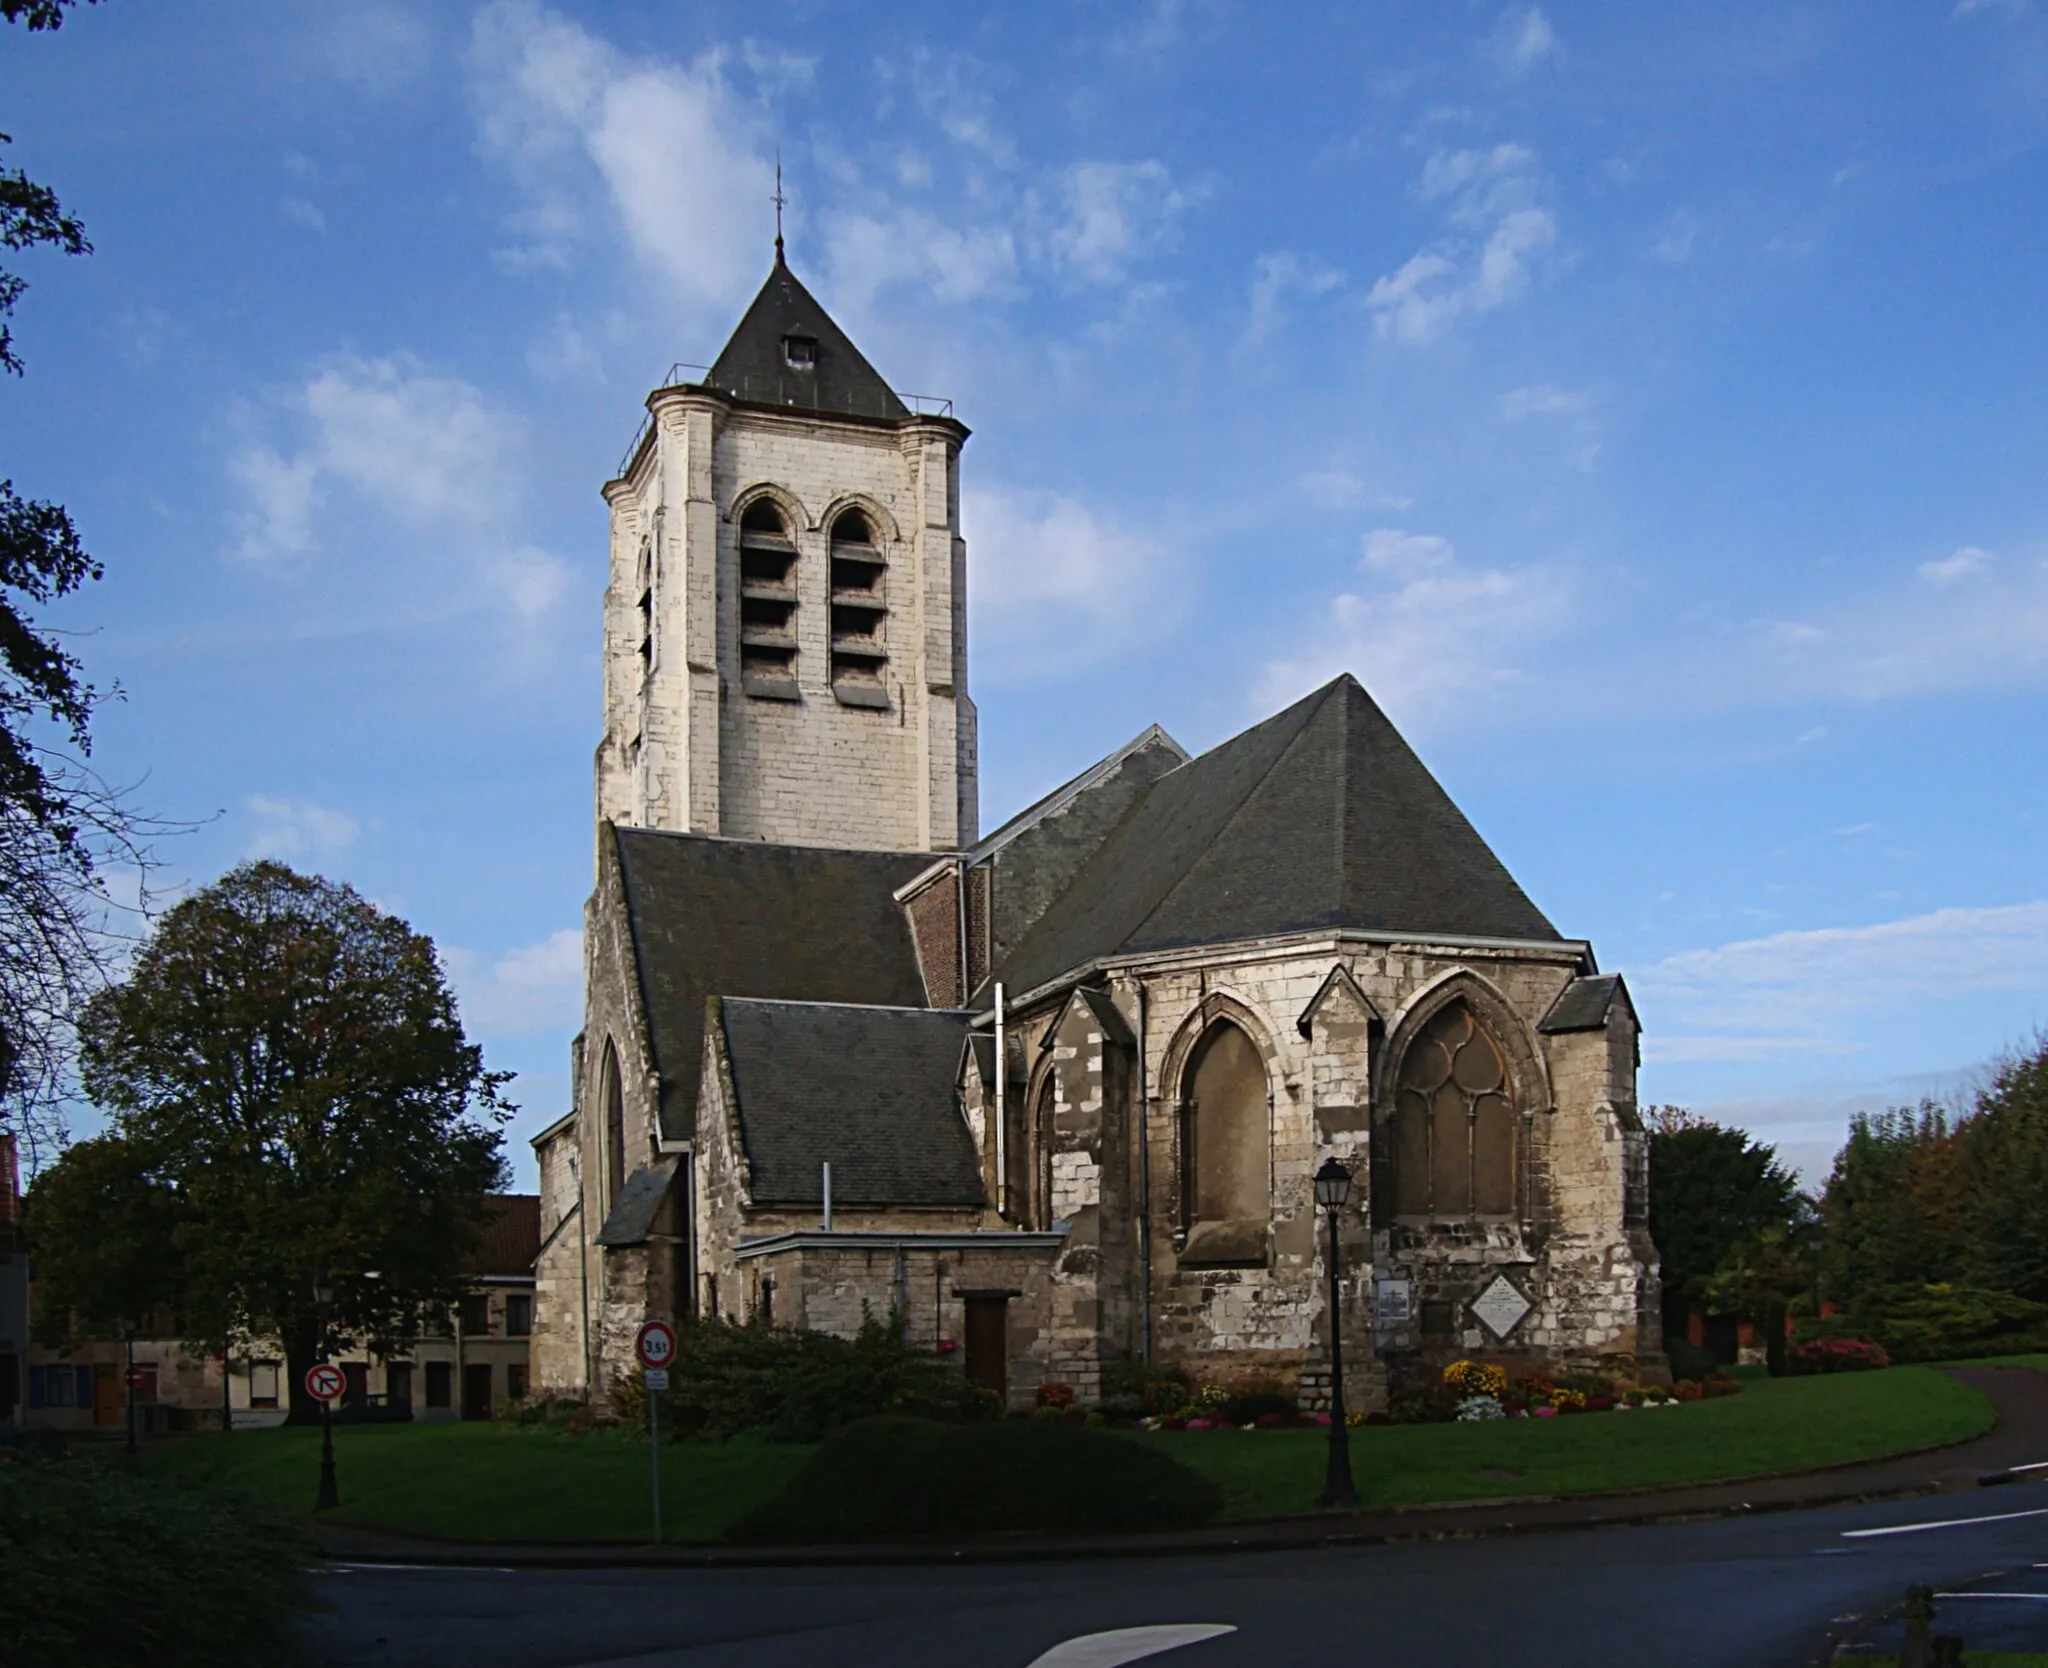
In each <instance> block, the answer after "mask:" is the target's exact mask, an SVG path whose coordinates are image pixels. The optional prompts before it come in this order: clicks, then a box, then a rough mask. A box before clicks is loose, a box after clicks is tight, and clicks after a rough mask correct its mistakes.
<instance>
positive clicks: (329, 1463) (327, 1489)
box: [293, 1278, 341, 1512]
mask: <svg viewBox="0 0 2048 1668" xmlns="http://www.w3.org/2000/svg"><path fill="white" fill-rule="evenodd" d="M333 1301H334V1288H333V1287H332V1286H330V1285H329V1284H328V1283H327V1282H326V1280H325V1279H324V1278H323V1279H319V1280H315V1281H314V1282H313V1316H314V1325H315V1326H317V1327H318V1328H319V1335H318V1337H317V1338H316V1339H315V1341H314V1349H313V1353H314V1354H315V1355H316V1356H318V1357H319V1359H320V1360H322V1361H325V1360H326V1359H327V1305H328V1304H330V1303H332V1302H333ZM297 1388H298V1386H296V1385H294V1386H293V1389H294V1390H296V1389H297ZM340 1504H341V1491H340V1490H339V1489H337V1488H336V1487H335V1486H334V1403H333V1402H332V1401H331V1400H330V1399H328V1398H327V1397H325V1396H322V1397H321V1398H320V1493H319V1496H318V1498H316V1499H315V1500H314V1502H313V1510H314V1511H316V1512H328V1511H332V1510H333V1509H334V1508H335V1507H336V1506H339V1505H340Z"/></svg>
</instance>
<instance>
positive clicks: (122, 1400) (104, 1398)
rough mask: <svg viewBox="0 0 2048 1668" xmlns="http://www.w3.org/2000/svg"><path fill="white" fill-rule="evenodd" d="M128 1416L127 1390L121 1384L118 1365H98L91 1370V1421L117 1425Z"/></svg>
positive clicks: (97, 1423)
mask: <svg viewBox="0 0 2048 1668" xmlns="http://www.w3.org/2000/svg"><path fill="white" fill-rule="evenodd" d="M127 1416H128V1392H127V1391H126V1390H125V1389H124V1388H123V1387H122V1384H121V1369H120V1368H119V1367H114V1366H107V1365H104V1364H102V1365H100V1366H96V1367H94V1368H93V1370H92V1422H93V1423H94V1424H95V1425H118V1424H120V1423H121V1421H122V1420H123V1419H125V1418H127Z"/></svg>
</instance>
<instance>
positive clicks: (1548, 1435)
mask: <svg viewBox="0 0 2048 1668" xmlns="http://www.w3.org/2000/svg"><path fill="white" fill-rule="evenodd" d="M1991 1421H1992V1415H1991V1404H1990V1402H1989V1401H1988V1400H1986V1398H1985V1397H1983V1396H1982V1395H1980V1394H1979V1393H1978V1392H1977V1391H1975V1390H1972V1389H1970V1388H1968V1387H1967V1386H1966V1385H1961V1384H1958V1383H1956V1382H1955V1380H1953V1379H1950V1378H1944V1377H1943V1376H1942V1375H1941V1374H1940V1373H1938V1372H1936V1371H1935V1370H1934V1369H1933V1368H1931V1367H1893V1368H1891V1369H1890V1370H1889V1371H1885V1372H1876V1373H1839V1374H1832V1375H1829V1376H1826V1377H1821V1378H1778V1379H1773V1378H1752V1379H1748V1380H1746V1381H1745V1383H1744V1385H1743V1390H1742V1394H1741V1395H1739V1396H1727V1397H1722V1398H1719V1399H1716V1400H1714V1401H1708V1402H1696V1403H1693V1404H1691V1405H1689V1406H1683V1407H1676V1408H1669V1409H1665V1410H1663V1411H1661V1412H1654V1413H1645V1412H1636V1413H1593V1414H1580V1415H1577V1416H1575V1417H1569V1418H1564V1419H1500V1420H1493V1421H1489V1422H1488V1423H1485V1424H1471V1425H1367V1426H1363V1427H1360V1428H1359V1429H1356V1430H1354V1431H1352V1433H1351V1471H1352V1475H1353V1477H1354V1478H1355V1479H1356V1480H1357V1483H1358V1492H1359V1496H1360V1498H1361V1499H1363V1501H1364V1502H1365V1503H1366V1504H1367V1505H1368V1506H1406V1505H1415V1504H1419V1503H1421V1502H1423V1501H1431V1500H1479V1499H1487V1498H1490V1497H1493V1496H1499V1495H1512V1494H1584V1493H1591V1492H1596V1491H1599V1490H1604V1489H1623V1488H1642V1487H1646V1486H1649V1485H1652V1484H1658V1483H1702V1482H1712V1481H1715V1480H1716V1479H1718V1478H1723V1477H1750V1476H1758V1475H1761V1474H1764V1473H1766V1472H1773V1471H1797V1470H1803V1469H1805V1468H1807V1467H1809V1466H1817V1465H1835V1464H1840V1463H1841V1462H1843V1461H1846V1460H1859V1459H1875V1458H1878V1457H1880V1456H1882V1455H1885V1454H1893V1453H1898V1452H1901V1451H1902V1450H1905V1449H1909V1448H1925V1447H1931V1446H1933V1445H1934V1444H1936V1443H1940V1442H1954V1441H1959V1440H1961V1439H1962V1438H1964V1437H1970V1436H1978V1435H1981V1434H1982V1433H1983V1432H1985V1431H1987V1430H1989V1429H1990V1428H1991ZM1137 1440H1139V1441H1143V1442H1148V1443H1155V1444H1157V1445H1159V1446H1160V1447H1161V1448H1163V1449H1164V1450H1165V1451H1166V1452H1168V1453H1170V1454H1172V1455H1173V1456H1174V1457H1175V1458H1176V1459H1178V1460H1180V1461H1181V1462H1182V1463H1183V1464H1186V1465H1189V1466H1192V1467H1194V1468H1195V1469H1196V1470H1198V1471H1200V1472H1202V1473H1203V1474H1204V1475H1205V1476H1208V1477H1210V1478H1213V1479H1214V1480H1215V1481H1216V1482H1217V1483H1218V1484H1219V1485H1220V1486H1221V1487H1222V1489H1223V1491H1224V1497H1225V1502H1226V1503H1225V1506H1224V1516H1225V1517H1226V1518H1254V1517H1283V1516H1288V1515H1292V1514H1294V1513H1297V1512H1301V1511H1304V1510H1307V1509H1309V1507H1310V1505H1311V1503H1312V1502H1313V1501H1314V1500H1315V1498H1316V1496H1317V1495H1318V1494H1319V1493H1320V1492H1321V1491H1322V1485H1323V1461H1324V1456H1325V1454H1326V1453H1327V1451H1328V1437H1327V1435H1326V1434H1325V1433H1323V1432H1321V1431H1173V1432H1166V1431H1160V1432H1155V1433H1152V1434H1149V1435H1146V1436H1142V1437H1139V1438H1138V1439H1137Z"/></svg>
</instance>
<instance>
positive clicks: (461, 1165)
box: [81, 862, 511, 1383]
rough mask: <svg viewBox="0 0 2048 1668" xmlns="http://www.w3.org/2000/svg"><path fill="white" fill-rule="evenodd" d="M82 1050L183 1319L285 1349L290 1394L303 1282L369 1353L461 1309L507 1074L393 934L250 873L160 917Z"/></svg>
mask: <svg viewBox="0 0 2048 1668" xmlns="http://www.w3.org/2000/svg"><path fill="white" fill-rule="evenodd" d="M81 1037H82V1057H81V1065H82V1069H83V1075H84V1080H85V1086H86V1089H87V1092H88V1093H89V1094H90V1095H91V1096H92V1098H93V1099H94V1101H96V1102H97V1103H98V1104H99V1105H100V1106H101V1107H103V1108H104V1109H105V1110H106V1111H107V1113H108V1114H109V1116H110V1118H111V1120H112V1122H113V1125H114V1128H115V1131H116V1132H117V1133H118V1134H119V1135H120V1136H121V1137H122V1138H124V1140H125V1141H126V1142H128V1143H129V1150H130V1151H132V1152H133V1153H135V1154H138V1155H140V1156H141V1158H142V1161H143V1171H144V1174H145V1175H146V1176H147V1177H148V1178H149V1179H150V1180H152V1181H154V1182H159V1183H162V1184H163V1185H165V1186H168V1187H170V1188H172V1189H174V1190H175V1191H176V1193H177V1195H178V1201H179V1203H178V1211H177V1222H176V1226H175V1230H174V1234H175V1240H176V1244H177V1249H178V1253H179V1256H178V1262H179V1269H180V1273H179V1286H180V1307H181V1309H182V1310H183V1311H184V1313H185V1314H186V1316H187V1317H188V1319H191V1318H197V1319H199V1320H201V1321H203V1320H204V1319H205V1318H206V1317H210V1316H217V1317H229V1318H230V1319H228V1320H227V1322H226V1323H225V1324H228V1325H231V1326H232V1327H234V1328H235V1329H236V1330H237V1331H239V1332H241V1333H243V1334H247V1333H267V1334H274V1335H276V1336H278V1337H280V1338H282V1340H283V1341H284V1348H285V1356H286V1360H287V1362H288V1364H289V1367H290V1370H291V1373H292V1381H293V1382H294V1383H296V1382H297V1381H298V1378H299V1375H300V1374H302V1373H303V1371H304V1369H305V1368H306V1367H307V1366H309V1365H311V1363H312V1362H313V1361H314V1360H315V1359H317V1354H318V1350H319V1348H320V1345H321V1343H322V1341H323V1340H322V1338H321V1334H320V1326H319V1316H318V1314H317V1313H316V1309H315V1306H314V1301H313V1287H314V1285H315V1283H316V1282H317V1281H321V1280H323V1279H324V1280H325V1281H326V1282H327V1283H328V1284H330V1285H331V1286H332V1287H333V1288H334V1302H333V1305H332V1307H331V1308H330V1309H329V1310H328V1311H327V1324H328V1325H329V1326H330V1327H331V1328H332V1329H334V1330H336V1331H339V1332H341V1333H343V1334H346V1335H348V1336H352V1337H357V1338H362V1339H365V1340H367V1341H368V1342H369V1343H370V1344H371V1345H372V1347H374V1348H377V1349H379V1350H380V1351H387V1350H390V1349H393V1348H396V1347H398V1346H400V1345H401V1344H402V1343H403V1342H404V1341H405V1340H407V1339H409V1338H411V1337H412V1336H414V1335H415V1333H416V1331H417V1328H418V1322H419V1314H420V1310H421V1306H422V1305H423V1304H428V1303H436V1304H438V1303H446V1302H449V1301H452V1300H453V1299H454V1298H455V1297H456V1296H457V1295H458V1294H459V1292H460V1290H461V1279H460V1275H459V1268H460V1262H461V1258H462V1255H463V1253H464V1252H465V1251H466V1250H467V1249H468V1248H469V1247H470V1245H471V1244H472V1243H473V1242H474V1239H475V1235H476V1232H477V1229H478V1227H479V1226H480V1224H481V1221H482V1218H483V1213H484V1209H485V1206H484V1196H485V1195H486V1194H487V1193H488V1192H490V1191H491V1190H492V1189H493V1188H494V1187H497V1186H499V1185H501V1184H502V1182H503V1179H504V1160H503V1157H502V1155H501V1148H502V1146H503V1137H502V1136H501V1135H500V1133H499V1130H498V1128H497V1126H498V1124H499V1123H501V1122H502V1121H503V1119H504V1118H505V1116H507V1115H508V1114H509V1112H510V1110H511V1108H510V1107H509V1106H508V1105H507V1104H506V1102H505V1101H504V1100H503V1098H502V1095H501V1089H502V1087H503V1084H504V1082H505V1080H506V1076H507V1074H505V1073H502V1072H491V1071H487V1070H485V1068H484V1063H483V1055H482V1051H481V1050H480V1049H478V1048H476V1047H474V1046H472V1045H471V1044H470V1043H469V1042H468V1041H466V1040H465V1038H464V1036H463V1031H462V1024H461V1021H460V1019H459V1018H458V1017H457V1014H456V1009H455V1000H454V997H453V995H452V994H451V993H450V991H449V989H448V985H447V981H446V979H445V978H444V976H443V974H442V970H441V966H440V962H439V960H438V958H437V957H436V955H435V951H434V946H433V943H432V941H431V940H429V939H427V938H426V937H424V936H423V935H421V934H419V933H416V932H414V931H413V930H412V929H411V928H410V927H409V926H407V925H406V923H405V922H403V921H401V920H398V919H397V918H396V917H394V916H391V915H387V914H385V913H384V912H382V911H381V910H379V909H377V908H376V907H375V906H374V905H372V904H370V903H368V902H366V901H365V900H364V899H363V898H362V897H360V896H359V895H358V894H357V893H356V892H354V891H353V890H352V889H350V888H349V887H347V886H344V885H340V884H337V883H335V882H332V881H327V880H321V879H318V878H316V877H310V876H306V875H300V874H297V873H295V872H293V871H292V870H291V869H289V868H287V867H285V866H284V865H283V864H280V863H272V862H262V863H248V864H244V865H242V866H241V867H240V868H237V869H234V870H232V871H230V872H229V873H228V874H227V875H225V876H224V877H222V878H221V879H220V880H219V881H217V882H215V883H214V884H213V885H212V886H209V887H207V888H206V889H205V890H204V891H201V892H198V893H196V894H194V895H193V896H192V897H190V898H187V899H185V900H184V901H183V902H181V903H179V904H177V905H175V906H174V907H173V908H171V909H169V910H167V911H166V912H165V913H164V915H163V917H162V919H161V920H160V921H159V922H158V924H157V927H156V930H155V932H154V933H153V934H152V936H151V937H150V938H149V940H148V941H147V942H146V943H145V944H144V945H143V947H142V949H141V950H140V952H139V953H138V954H137V956H136V958H135V964H134V968H133V971H132V972H131V973H130V975H129V976H128V978H127V979H126V980H124V981H123V982H121V983H119V984H115V985H111V986H109V987H108V988H106V989H105V990H103V991H101V992H100V993H98V994H97V995H96V996H94V997H93V999H92V1000H91V1002H90V1003H89V1004H88V1005H87V1008H86V1011H85V1015H84V1019H83V1023H82V1026H81ZM207 1341H208V1342H210V1343H216V1344H217V1343H219V1342H222V1341H224V1340H220V1339H208V1340H207Z"/></svg>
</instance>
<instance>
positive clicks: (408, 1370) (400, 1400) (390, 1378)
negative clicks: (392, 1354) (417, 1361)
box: [384, 1361, 412, 1407]
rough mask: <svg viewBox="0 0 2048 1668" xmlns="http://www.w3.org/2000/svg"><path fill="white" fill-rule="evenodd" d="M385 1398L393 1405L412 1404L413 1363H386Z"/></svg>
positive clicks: (387, 1402)
mask: <svg viewBox="0 0 2048 1668" xmlns="http://www.w3.org/2000/svg"><path fill="white" fill-rule="evenodd" d="M384 1400H385V1402H386V1404H387V1405H389V1406H391V1407H411V1406H412V1363H411V1362H410V1361H387V1362H385V1363H384Z"/></svg>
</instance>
